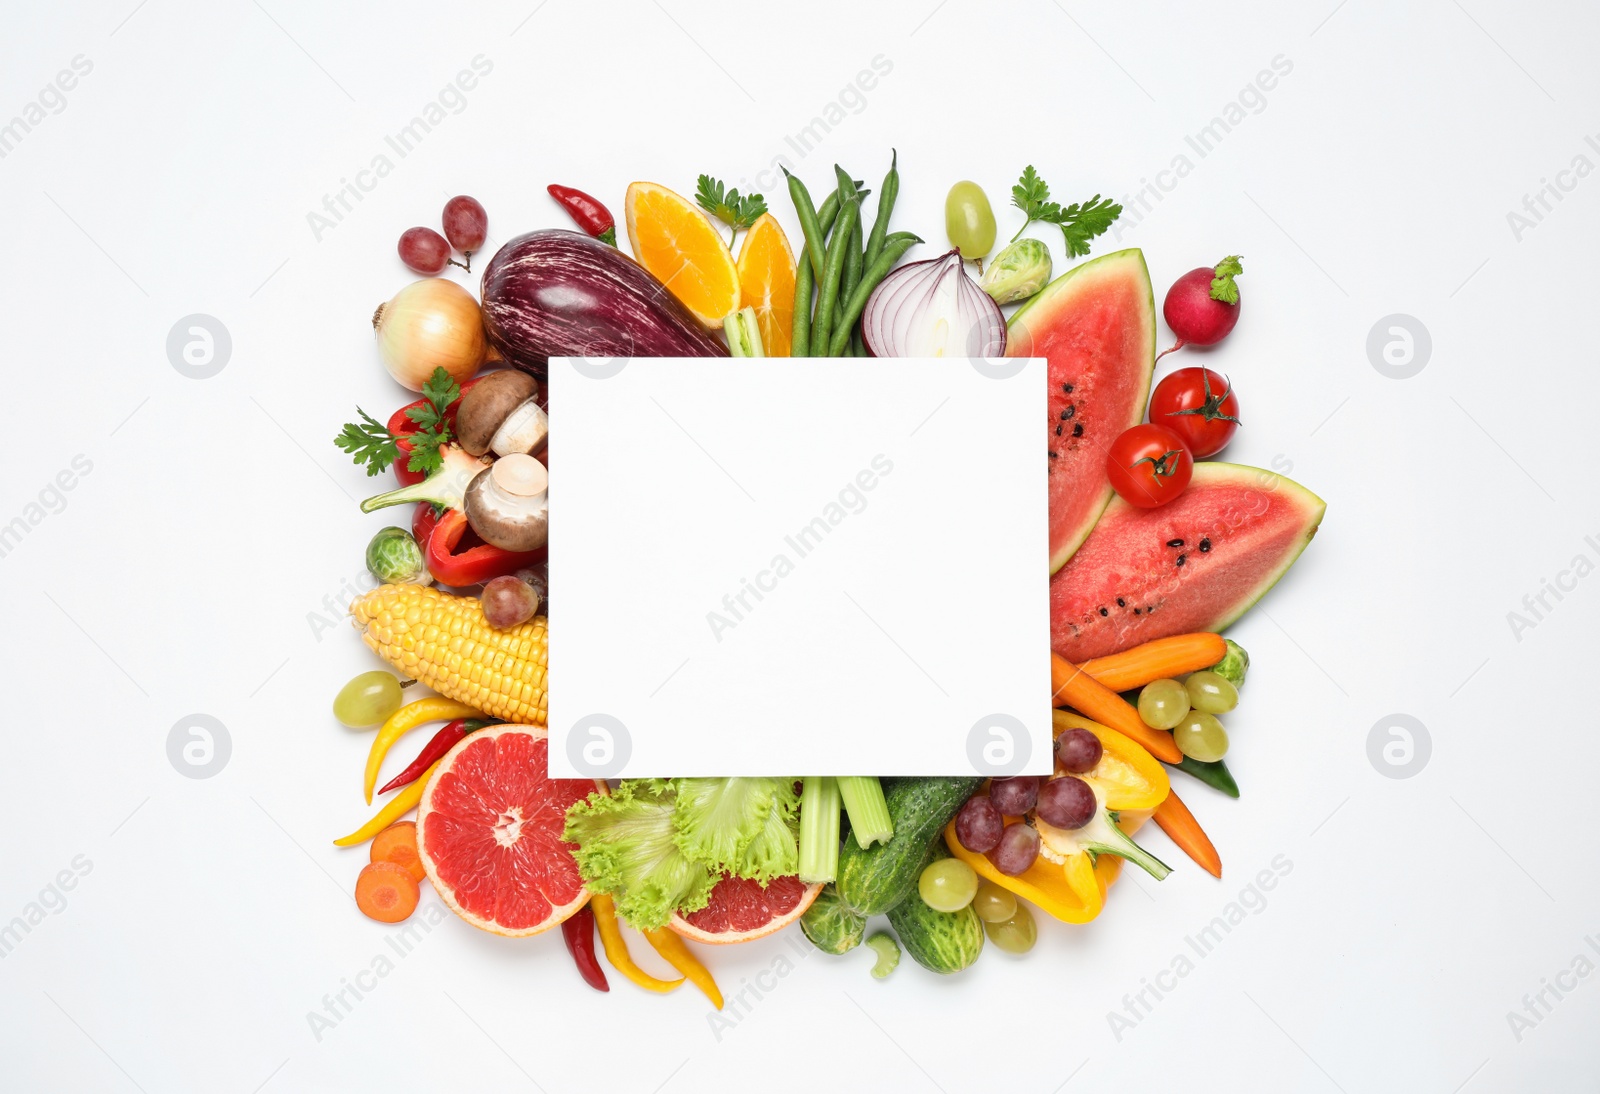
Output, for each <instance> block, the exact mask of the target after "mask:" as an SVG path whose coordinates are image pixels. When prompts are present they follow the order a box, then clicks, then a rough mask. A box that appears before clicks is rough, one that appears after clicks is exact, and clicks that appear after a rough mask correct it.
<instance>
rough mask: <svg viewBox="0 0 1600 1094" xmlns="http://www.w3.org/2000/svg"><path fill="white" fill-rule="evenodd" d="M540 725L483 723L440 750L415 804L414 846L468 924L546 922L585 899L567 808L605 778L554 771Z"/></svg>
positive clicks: (516, 927) (493, 927)
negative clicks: (558, 775) (568, 839)
mask: <svg viewBox="0 0 1600 1094" xmlns="http://www.w3.org/2000/svg"><path fill="white" fill-rule="evenodd" d="M549 747H550V746H549V741H548V740H547V739H546V733H545V729H544V727H542V726H514V725H500V726H490V727H488V728H486V729H480V730H478V731H477V732H476V733H472V734H469V735H468V736H467V737H465V738H463V739H462V740H461V741H460V742H459V743H458V744H457V745H456V746H455V747H454V748H452V749H451V750H450V751H449V752H446V753H445V754H444V758H443V759H441V760H440V761H439V767H438V769H437V770H436V771H435V772H434V773H433V777H432V778H430V779H429V780H428V786H427V789H426V790H424V791H423V793H422V802H421V803H420V804H419V805H418V806H417V853H418V857H420V858H421V859H422V868H423V869H424V870H425V871H427V874H428V880H429V881H431V882H433V887H434V890H435V891H436V892H438V894H439V896H440V897H442V898H443V899H444V902H445V903H446V904H448V905H449V906H450V908H451V910H452V911H454V912H455V913H456V915H458V916H460V917H461V918H462V919H465V920H466V921H467V922H468V923H470V924H472V925H473V926H474V927H478V928H480V929H482V930H485V931H492V932H493V933H495V934H500V935H507V936H510V937H522V936H524V935H530V934H538V933H539V932H540V931H546V930H549V929H550V928H551V927H554V926H556V925H557V924H559V923H560V922H561V921H562V920H564V919H566V918H567V917H568V916H570V915H571V914H572V913H573V912H576V911H577V910H578V909H579V908H581V907H583V906H584V904H585V903H586V902H587V901H588V899H589V890H587V889H585V888H584V887H583V878H582V877H580V876H579V874H578V864H577V862H576V861H574V860H573V857H572V844H569V843H563V842H561V829H562V827H563V826H564V825H565V823H566V816H567V809H568V807H570V806H571V805H572V803H573V802H576V801H581V800H583V799H584V798H586V797H588V796H589V793H590V792H591V791H593V790H595V789H597V788H598V789H599V790H600V791H601V793H605V791H606V784H605V783H604V782H602V781H600V780H598V779H595V780H590V779H552V778H550V776H549V768H548V765H547V763H546V760H547V758H548V755H549Z"/></svg>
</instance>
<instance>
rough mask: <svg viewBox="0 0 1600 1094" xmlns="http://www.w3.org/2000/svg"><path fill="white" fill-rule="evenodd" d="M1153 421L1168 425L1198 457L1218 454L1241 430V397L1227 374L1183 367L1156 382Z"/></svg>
mask: <svg viewBox="0 0 1600 1094" xmlns="http://www.w3.org/2000/svg"><path fill="white" fill-rule="evenodd" d="M1150 421H1151V423H1152V424H1154V425H1164V426H1166V427H1167V428H1168V429H1170V430H1172V431H1173V432H1174V433H1176V434H1177V435H1178V436H1180V437H1182V438H1183V443H1184V444H1186V445H1188V446H1189V452H1190V454H1191V455H1193V456H1194V458H1195V459H1197V460H1203V459H1205V458H1206V457H1207V456H1215V455H1216V454H1217V453H1218V452H1221V451H1222V450H1223V448H1225V447H1227V444H1228V442H1229V441H1231V440H1233V435H1234V434H1235V433H1236V432H1238V430H1239V397H1238V396H1237V395H1235V394H1234V393H1233V385H1232V384H1231V383H1230V382H1229V381H1228V378H1227V377H1226V376H1219V375H1218V374H1217V373H1215V372H1212V371H1211V370H1210V369H1208V368H1180V369H1179V370H1178V371H1177V372H1174V373H1173V374H1172V375H1171V376H1168V377H1167V378H1166V379H1165V380H1162V381H1161V382H1160V383H1159V384H1157V385H1156V393H1155V394H1154V395H1152V396H1151V397H1150Z"/></svg>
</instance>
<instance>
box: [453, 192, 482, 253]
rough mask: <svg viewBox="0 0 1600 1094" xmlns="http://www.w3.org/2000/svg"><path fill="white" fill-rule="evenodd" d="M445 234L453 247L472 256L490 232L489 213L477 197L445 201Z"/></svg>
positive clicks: (465, 196)
mask: <svg viewBox="0 0 1600 1094" xmlns="http://www.w3.org/2000/svg"><path fill="white" fill-rule="evenodd" d="M444 234H445V238H446V239H448V240H449V241H450V245H451V246H452V247H454V248H455V249H456V250H458V251H460V252H461V253H462V254H464V255H467V256H468V257H471V255H472V252H473V251H476V250H477V249H478V248H479V247H482V246H483V240H484V237H485V236H487V235H488V234H489V214H488V213H485V212H484V211H483V206H482V205H480V204H478V199H477V198H469V197H467V195H465V194H462V195H460V196H459V197H453V198H451V199H450V200H449V201H447V202H445V203H444Z"/></svg>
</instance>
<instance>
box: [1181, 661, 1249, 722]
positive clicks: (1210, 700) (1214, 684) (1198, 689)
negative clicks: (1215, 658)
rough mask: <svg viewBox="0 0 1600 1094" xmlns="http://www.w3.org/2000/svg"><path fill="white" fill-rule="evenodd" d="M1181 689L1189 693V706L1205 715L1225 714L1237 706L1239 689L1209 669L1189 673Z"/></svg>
mask: <svg viewBox="0 0 1600 1094" xmlns="http://www.w3.org/2000/svg"><path fill="white" fill-rule="evenodd" d="M1183 688H1184V690H1185V691H1187V692H1188V693H1189V705H1190V706H1191V707H1193V708H1194V709H1195V710H1203V711H1205V712H1206V713H1207V714H1226V713H1228V711H1230V710H1232V709H1233V708H1234V707H1236V706H1238V705H1239V689H1238V688H1236V687H1234V686H1233V684H1232V683H1231V682H1229V680H1228V679H1227V678H1226V677H1224V676H1218V675H1217V674H1216V673H1214V672H1211V671H1210V670H1209V669H1208V670H1205V671H1203V672H1194V673H1190V674H1189V678H1188V679H1187V680H1185V681H1184V682H1183Z"/></svg>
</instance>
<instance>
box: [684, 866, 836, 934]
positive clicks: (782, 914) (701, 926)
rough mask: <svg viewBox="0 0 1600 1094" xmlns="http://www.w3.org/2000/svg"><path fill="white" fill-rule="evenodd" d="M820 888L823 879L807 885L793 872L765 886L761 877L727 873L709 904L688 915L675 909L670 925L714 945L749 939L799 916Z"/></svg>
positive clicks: (713, 889)
mask: <svg viewBox="0 0 1600 1094" xmlns="http://www.w3.org/2000/svg"><path fill="white" fill-rule="evenodd" d="M820 892H822V884H821V883H820V882H819V883H817V884H816V885H807V884H806V883H805V882H803V881H801V880H800V879H799V878H797V877H792V876H791V877H777V878H773V879H772V880H771V881H770V882H768V883H767V885H766V886H765V887H763V886H762V885H761V883H760V882H759V881H752V880H750V879H749V878H745V877H735V876H733V875H732V874H724V875H722V880H721V881H719V882H717V884H716V885H715V886H714V887H713V888H712V890H711V902H710V903H709V904H707V905H706V906H705V907H704V908H701V909H700V910H699V911H697V912H690V913H689V914H688V915H683V914H680V913H677V912H674V913H673V915H672V918H671V919H670V920H668V921H667V926H669V927H671V928H672V929H673V930H675V931H677V932H678V933H679V934H681V935H683V937H685V938H689V939H693V940H694V941H696V942H707V943H710V944H711V945H713V946H721V945H726V944H729V943H733V942H749V941H750V940H751V939H753V938H761V937H762V936H763V935H769V934H771V933H772V932H773V931H776V930H781V929H782V928H784V927H787V926H788V925H789V924H791V923H793V922H794V921H795V920H797V919H799V918H800V917H801V916H802V915H804V914H805V911H806V909H807V908H809V907H811V902H812V901H813V900H816V899H817V894H818V893H820Z"/></svg>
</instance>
